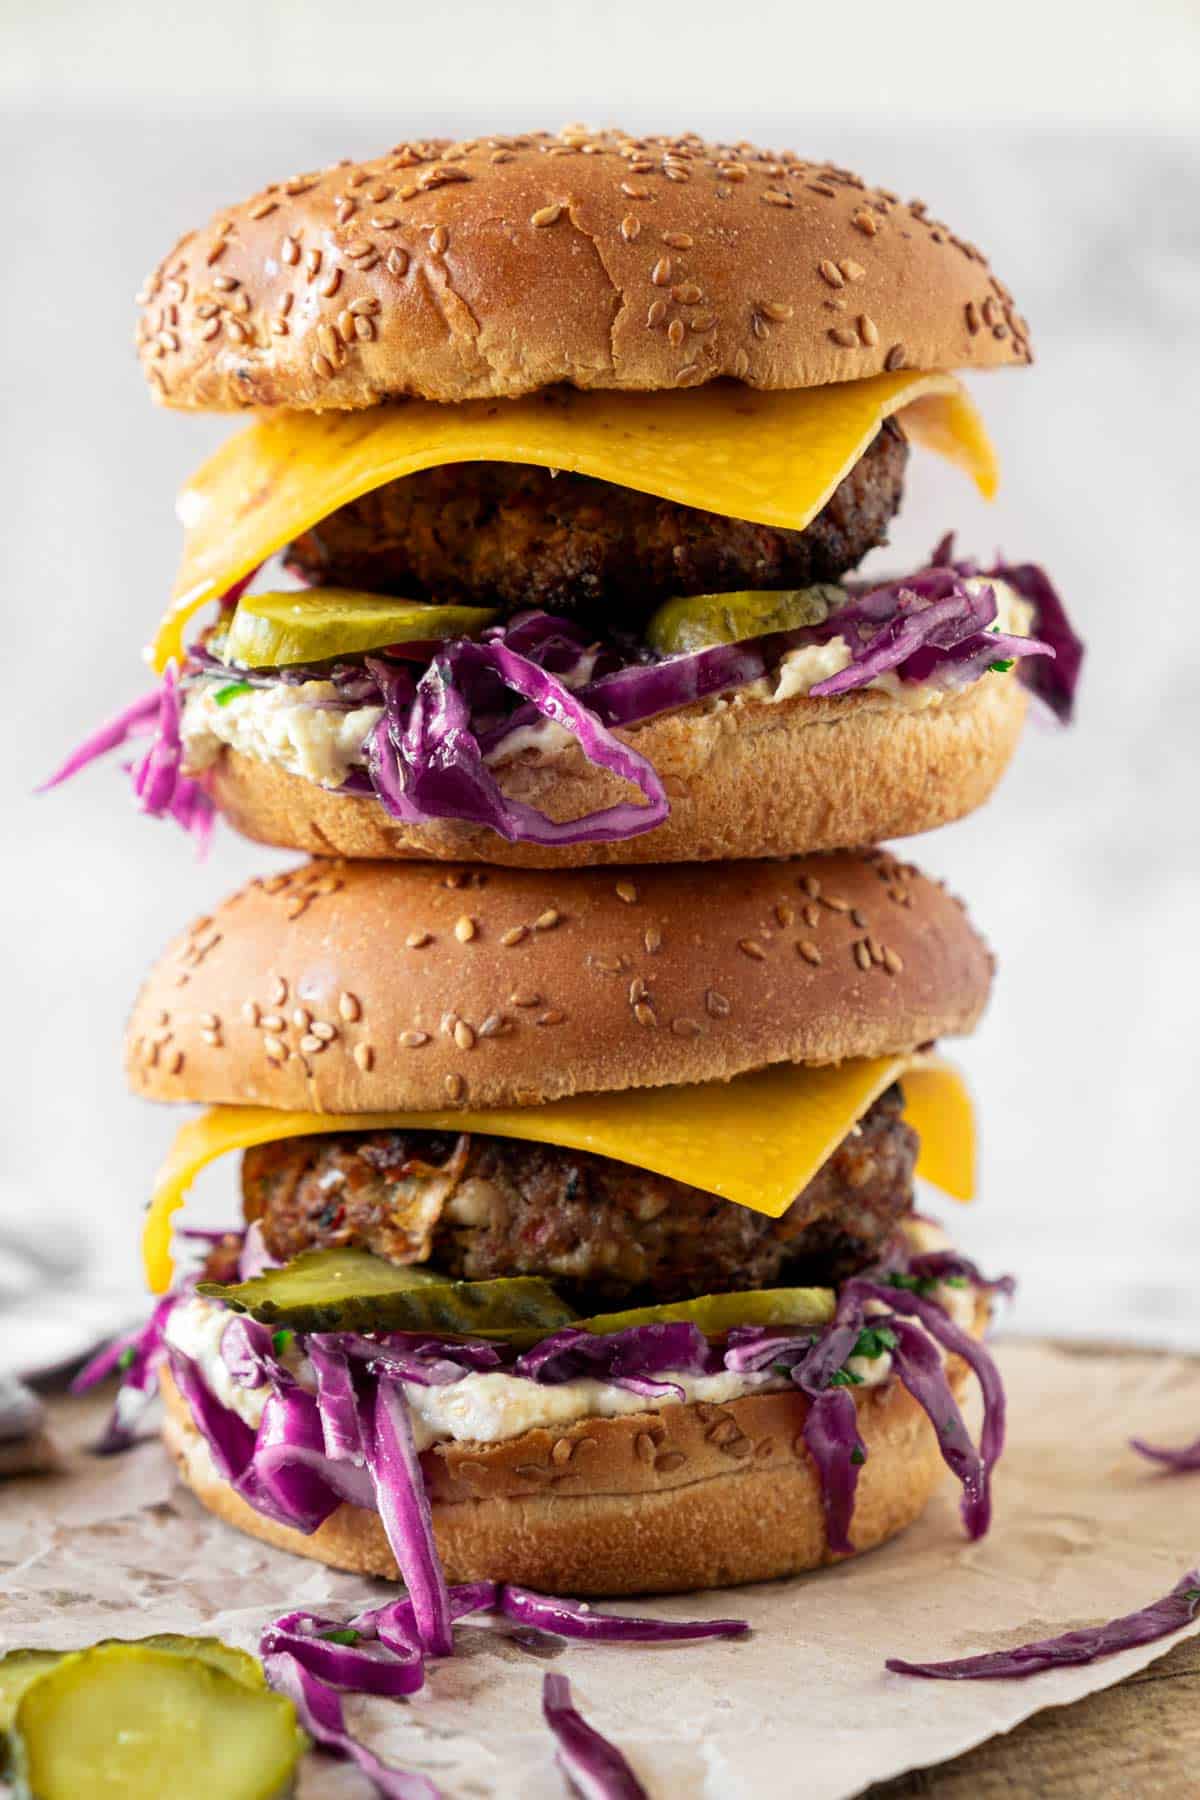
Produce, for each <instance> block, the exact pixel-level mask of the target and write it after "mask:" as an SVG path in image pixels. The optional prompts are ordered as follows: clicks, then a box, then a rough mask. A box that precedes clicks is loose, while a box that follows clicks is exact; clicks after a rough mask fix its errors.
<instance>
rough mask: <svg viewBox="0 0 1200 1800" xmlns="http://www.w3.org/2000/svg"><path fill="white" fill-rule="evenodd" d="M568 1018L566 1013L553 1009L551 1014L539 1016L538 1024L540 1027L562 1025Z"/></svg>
mask: <svg viewBox="0 0 1200 1800" xmlns="http://www.w3.org/2000/svg"><path fill="white" fill-rule="evenodd" d="M566 1016H567V1015H566V1013H564V1012H559V1011H558V1010H557V1009H556V1008H554V1007H551V1009H550V1011H549V1012H544V1013H539V1014H538V1016H537V1023H538V1024H539V1025H561V1024H562V1022H563V1020H564V1019H565V1018H566Z"/></svg>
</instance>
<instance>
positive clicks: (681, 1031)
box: [671, 1018, 704, 1037]
mask: <svg viewBox="0 0 1200 1800" xmlns="http://www.w3.org/2000/svg"><path fill="white" fill-rule="evenodd" d="M671 1030H672V1031H673V1032H674V1033H675V1036H676V1037H701V1036H702V1035H703V1032H704V1027H703V1025H698V1024H697V1023H696V1021H695V1019H685V1018H678V1019H672V1020H671Z"/></svg>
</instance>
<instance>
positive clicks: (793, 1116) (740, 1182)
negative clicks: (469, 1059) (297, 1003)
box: [142, 1056, 975, 1294]
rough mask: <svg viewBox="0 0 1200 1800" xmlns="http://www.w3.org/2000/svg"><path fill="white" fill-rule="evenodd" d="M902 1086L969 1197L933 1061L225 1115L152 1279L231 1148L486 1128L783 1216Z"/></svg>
mask: <svg viewBox="0 0 1200 1800" xmlns="http://www.w3.org/2000/svg"><path fill="white" fill-rule="evenodd" d="M901 1075H903V1076H904V1080H905V1094H906V1098H907V1101H908V1104H907V1107H906V1112H907V1115H908V1116H909V1118H910V1119H911V1120H912V1122H913V1123H914V1124H915V1125H916V1128H917V1130H918V1131H919V1133H920V1136H921V1154H920V1158H919V1160H918V1163H917V1173H918V1174H919V1175H927V1176H928V1178H929V1179H930V1180H932V1181H934V1182H936V1183H937V1185H938V1186H939V1187H942V1188H944V1189H945V1190H946V1192H948V1193H950V1194H952V1195H953V1196H954V1197H955V1198H956V1199H960V1200H966V1199H970V1197H971V1195H972V1192H973V1187H974V1162H975V1143H974V1128H973V1121H972V1112H971V1102H970V1097H969V1095H968V1093H967V1090H966V1087H965V1085H964V1083H963V1080H962V1077H961V1075H959V1073H958V1071H957V1070H956V1069H954V1068H953V1067H952V1066H951V1065H950V1064H949V1063H945V1062H942V1061H941V1060H940V1059H938V1058H934V1057H916V1058H914V1057H911V1056H884V1057H874V1058H862V1059H860V1060H855V1061H852V1062H845V1063H841V1064H840V1065H839V1066H838V1067H836V1068H827V1069H811V1068H802V1067H796V1066H795V1065H793V1064H791V1063H781V1064H777V1065H776V1066H775V1067H773V1068H769V1069H760V1070H755V1071H754V1072H753V1073H751V1074H749V1075H739V1076H737V1077H736V1078H735V1079H734V1080H733V1081H729V1082H705V1083H703V1084H701V1085H696V1086H689V1087H674V1088H654V1089H646V1088H638V1089H627V1090H626V1091H625V1092H623V1093H619V1094H580V1095H575V1096H573V1097H572V1098H571V1099H568V1100H553V1101H550V1102H548V1103H547V1104H546V1105H545V1106H533V1107H496V1108H493V1109H490V1110H484V1111H480V1112H460V1111H446V1112H427V1113H305V1112H276V1111H274V1110H272V1109H271V1108H270V1107H265V1106H263V1107H257V1106H215V1107H213V1108H211V1109H210V1110H209V1111H208V1112H206V1113H202V1114H201V1115H200V1116H199V1117H198V1118H195V1119H191V1120H189V1121H188V1123H187V1124H186V1125H184V1126H183V1128H182V1129H181V1131H180V1132H179V1135H178V1137H177V1138H176V1139H175V1142H174V1144H173V1146H172V1148H171V1151H170V1153H169V1155H168V1157H167V1160H166V1162H165V1163H164V1165H163V1167H162V1169H161V1170H160V1172H159V1175H158V1179H157V1181H156V1183H155V1187H154V1193H153V1196H152V1198H151V1201H150V1207H149V1212H148V1215H147V1219H146V1225H145V1232H144V1235H143V1242H142V1248H143V1256H144V1260H145V1268H146V1279H147V1282H148V1283H149V1285H150V1287H151V1289H152V1290H153V1291H154V1292H155V1293H156V1294H161V1293H165V1292H166V1290H167V1288H168V1287H169V1286H170V1284H171V1279H172V1274H173V1268H172V1262H171V1219H172V1215H173V1214H174V1213H175V1211H176V1210H177V1208H178V1207H180V1206H181V1205H182V1204H183V1201H184V1198H185V1196H186V1194H187V1191H188V1189H189V1188H190V1187H191V1185H192V1183H193V1181H195V1179H196V1177H197V1176H198V1175H199V1174H200V1172H201V1170H202V1169H204V1168H206V1167H207V1166H208V1164H209V1163H211V1162H214V1161H216V1159H217V1158H218V1157H221V1156H225V1155H227V1154H228V1153H229V1152H230V1151H232V1150H245V1149H248V1148H249V1147H250V1146H251V1145H252V1144H266V1143H273V1142H276V1141H278V1140H279V1139H281V1138H289V1137H306V1136H309V1135H311V1134H314V1133H326V1132H336V1131H379V1130H393V1131H394V1130H403V1129H410V1130H420V1131H480V1132H488V1133H490V1134H491V1135H493V1136H495V1137H509V1138H524V1139H526V1140H527V1141H531V1142H534V1143H539V1144H559V1145H562V1146H564V1147H565V1148H567V1149H571V1150H590V1151H593V1152H595V1154H596V1155H598V1156H607V1157H611V1158H613V1159H614V1160H616V1161H619V1162H626V1163H631V1164H633V1165H634V1167H636V1168H640V1169H651V1170H653V1171H654V1172H655V1173H656V1174H659V1175H669V1176H671V1177H672V1178H673V1179H675V1180H676V1181H683V1182H687V1183H689V1184H690V1185H691V1186H693V1187H699V1188H704V1189H705V1190H706V1191H707V1192H709V1193H712V1194H720V1195H721V1196H722V1198H723V1199H726V1200H733V1201H736V1202H737V1203H738V1204H739V1205H741V1206H748V1207H750V1208H751V1209H752V1210H753V1211H755V1212H760V1213H765V1214H766V1216H767V1217H768V1218H771V1219H777V1218H779V1216H780V1214H781V1213H783V1212H785V1211H786V1210H787V1208H788V1206H790V1204H791V1202H792V1201H793V1200H794V1199H795V1197H796V1195H797V1194H798V1193H799V1192H800V1190H801V1189H802V1188H803V1187H804V1186H806V1184H807V1183H808V1182H809V1181H811V1180H812V1178H813V1176H814V1175H815V1174H816V1172H817V1170H818V1169H819V1168H820V1167H821V1166H822V1164H823V1163H825V1162H826V1161H827V1160H828V1158H829V1157H830V1156H831V1155H832V1154H833V1152H834V1151H835V1150H836V1149H837V1147H838V1145H839V1144H840V1143H841V1142H842V1139H843V1138H844V1137H845V1136H846V1135H847V1133H848V1132H849V1131H850V1130H851V1129H852V1127H853V1126H854V1124H855V1123H856V1121H857V1120H858V1119H860V1118H861V1117H862V1115H863V1114H864V1113H865V1112H866V1111H867V1109H868V1107H870V1106H871V1105H872V1104H873V1103H874V1101H876V1100H877V1099H878V1098H879V1096H880V1094H882V1093H883V1092H884V1090H885V1089H886V1088H888V1087H890V1085H891V1083H892V1082H893V1081H895V1080H896V1079H897V1078H898V1077H899V1076H901Z"/></svg>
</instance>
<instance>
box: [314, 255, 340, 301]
mask: <svg viewBox="0 0 1200 1800" xmlns="http://www.w3.org/2000/svg"><path fill="white" fill-rule="evenodd" d="M341 285H342V271H341V269H340V268H339V267H338V265H337V264H336V263H334V265H333V267H332V268H331V269H330V271H329V273H328V275H326V277H325V279H324V281H323V282H322V283H321V286H320V289H319V292H320V293H321V294H323V295H324V297H325V299H326V300H332V299H333V296H334V295H335V294H336V293H337V291H338V289H339V288H340V287H341Z"/></svg>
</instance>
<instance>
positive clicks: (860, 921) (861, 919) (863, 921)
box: [850, 906, 867, 931]
mask: <svg viewBox="0 0 1200 1800" xmlns="http://www.w3.org/2000/svg"><path fill="white" fill-rule="evenodd" d="M850 923H851V924H852V925H857V926H858V929H859V930H860V931H865V930H866V929H867V915H866V913H865V912H864V911H863V909H862V907H861V906H852V907H851V908H850Z"/></svg>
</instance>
